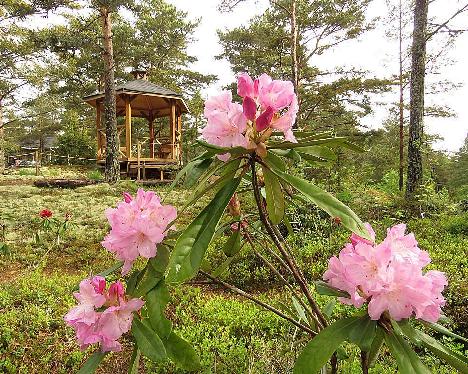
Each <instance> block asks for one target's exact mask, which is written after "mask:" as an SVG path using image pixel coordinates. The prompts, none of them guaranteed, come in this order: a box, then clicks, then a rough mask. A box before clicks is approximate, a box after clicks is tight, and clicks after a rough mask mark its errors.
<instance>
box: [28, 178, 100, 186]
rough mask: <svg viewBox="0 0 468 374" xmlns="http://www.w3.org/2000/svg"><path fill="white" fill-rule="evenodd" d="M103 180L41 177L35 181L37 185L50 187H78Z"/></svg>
mask: <svg viewBox="0 0 468 374" xmlns="http://www.w3.org/2000/svg"><path fill="white" fill-rule="evenodd" d="M100 182H101V181H98V180H92V179H39V180H37V181H34V185H35V186H36V187H49V188H77V187H84V186H90V185H93V184H97V183H100Z"/></svg>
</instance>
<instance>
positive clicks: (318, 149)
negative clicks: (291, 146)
mask: <svg viewBox="0 0 468 374" xmlns="http://www.w3.org/2000/svg"><path fill="white" fill-rule="evenodd" d="M295 151H296V152H298V153H300V154H301V155H302V157H303V158H307V157H309V156H312V157H315V158H317V159H318V160H323V161H329V160H331V161H333V160H336V154H335V153H334V152H333V151H332V150H331V149H330V148H327V147H323V146H311V147H300V148H295Z"/></svg>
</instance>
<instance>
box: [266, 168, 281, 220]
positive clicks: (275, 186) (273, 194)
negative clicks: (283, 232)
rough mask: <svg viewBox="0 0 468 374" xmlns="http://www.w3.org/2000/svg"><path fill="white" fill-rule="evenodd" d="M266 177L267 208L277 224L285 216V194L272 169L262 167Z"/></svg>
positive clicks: (271, 218)
mask: <svg viewBox="0 0 468 374" xmlns="http://www.w3.org/2000/svg"><path fill="white" fill-rule="evenodd" d="M262 170H263V177H264V178H265V192H266V205H267V206H266V208H267V211H268V216H269V217H270V220H271V222H273V224H275V225H277V224H279V223H280V222H281V220H282V219H283V216H284V196H283V190H282V189H281V183H280V182H279V180H278V178H277V177H276V175H275V174H273V173H272V172H271V171H270V169H268V168H266V167H262Z"/></svg>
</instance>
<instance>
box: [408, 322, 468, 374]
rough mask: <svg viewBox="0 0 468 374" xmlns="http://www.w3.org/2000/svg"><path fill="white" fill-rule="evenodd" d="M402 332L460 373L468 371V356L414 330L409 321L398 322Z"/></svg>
mask: <svg viewBox="0 0 468 374" xmlns="http://www.w3.org/2000/svg"><path fill="white" fill-rule="evenodd" d="M399 326H400V328H401V330H402V331H403V333H404V334H405V335H406V336H407V337H408V338H410V339H411V340H412V341H413V342H414V343H415V344H422V345H423V346H424V347H426V348H427V349H429V350H430V351H431V352H432V353H433V354H434V355H436V356H438V357H440V358H441V359H442V360H444V361H445V362H447V363H448V364H449V365H451V366H452V367H454V368H455V369H457V370H458V371H459V372H460V373H463V374H467V373H468V358H467V357H465V356H463V355H462V354H460V353H458V352H455V351H452V350H451V349H449V348H447V347H446V346H444V345H443V344H441V343H440V342H438V341H437V340H436V339H434V338H433V337H432V336H429V335H427V334H425V333H423V332H422V331H419V330H416V329H415V328H413V327H412V326H411V325H410V324H409V323H400V324H399Z"/></svg>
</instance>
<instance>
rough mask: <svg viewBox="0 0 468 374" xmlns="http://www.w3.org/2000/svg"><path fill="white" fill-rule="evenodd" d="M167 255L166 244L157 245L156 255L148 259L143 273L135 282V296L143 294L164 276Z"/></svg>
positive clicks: (167, 260)
mask: <svg viewBox="0 0 468 374" xmlns="http://www.w3.org/2000/svg"><path fill="white" fill-rule="evenodd" d="M169 255H170V254H169V250H168V249H167V247H166V246H164V245H158V252H157V253H156V256H155V257H153V258H151V259H150V260H149V261H148V263H147V265H146V268H145V270H144V275H143V277H142V279H141V280H140V281H139V282H138V284H137V287H136V289H135V292H134V295H135V296H137V297H139V296H144V295H145V294H146V293H148V292H149V291H151V290H152V289H153V288H154V287H156V285H157V284H158V283H159V282H160V281H161V279H163V278H164V272H165V271H166V268H167V265H168V263H169Z"/></svg>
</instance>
